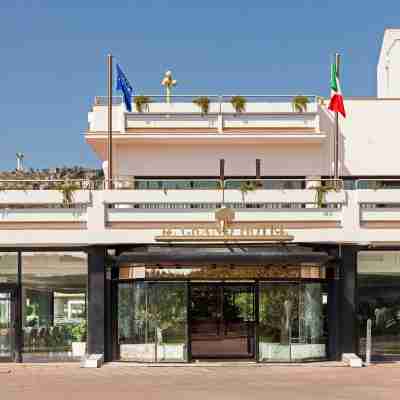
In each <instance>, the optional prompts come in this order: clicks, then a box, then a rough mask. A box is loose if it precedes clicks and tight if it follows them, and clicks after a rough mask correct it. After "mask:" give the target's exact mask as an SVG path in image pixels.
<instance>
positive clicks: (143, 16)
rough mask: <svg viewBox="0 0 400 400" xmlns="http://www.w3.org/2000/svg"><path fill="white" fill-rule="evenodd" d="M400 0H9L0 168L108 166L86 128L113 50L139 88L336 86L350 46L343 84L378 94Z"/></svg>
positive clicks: (0, 37)
mask: <svg viewBox="0 0 400 400" xmlns="http://www.w3.org/2000/svg"><path fill="white" fill-rule="evenodd" d="M398 26H400V1H399V0H381V1H366V0H324V1H321V0H315V1H314V0H247V1H235V0H230V1H227V0H202V1H195V0H170V1H167V0H139V1H137V0H96V1H94V0H93V1H91V0H85V1H84V0H68V1H67V0H1V2H0V43H1V46H0V51H1V63H0V94H1V96H0V134H1V137H2V140H1V147H0V169H12V168H15V153H16V152H17V151H22V152H24V153H25V154H26V166H28V167H34V168H39V167H40V168H42V167H54V166H62V165H74V164H79V165H84V166H94V167H98V166H100V163H99V162H98V161H97V159H96V157H95V156H94V154H93V153H92V152H91V150H90V148H89V147H88V146H87V145H86V144H85V142H84V140H83V137H82V132H83V131H84V130H85V128H86V126H87V112H88V110H89V107H90V105H91V102H92V99H93V97H94V96H95V95H104V94H106V54H107V53H108V52H110V51H111V52H112V53H113V54H114V55H115V56H116V57H117V58H118V61H119V62H120V63H121V64H122V66H123V68H124V70H125V72H126V74H127V75H128V78H129V80H130V81H131V83H132V85H133V87H134V88H135V89H136V91H138V92H140V93H146V92H147V93H152V94H155V93H161V87H160V80H161V78H162V75H163V73H164V71H165V70H166V69H168V68H171V69H172V70H173V71H174V73H175V76H176V78H177V79H178V81H179V86H178V87H177V88H176V90H175V93H177V94H178V93H180V94H198V93H201V94H203V93H210V94H215V93H228V94H231V93H240V92H242V93H248V94H249V93H255V94H280V93H282V94H283V93H295V94H296V93H300V92H304V93H309V94H318V95H328V93H329V88H328V81H329V62H330V56H331V54H332V53H333V52H334V51H336V50H338V51H340V52H341V53H342V55H343V63H342V86H343V91H344V94H345V96H346V95H347V96H373V95H375V93H376V79H375V70H376V63H377V59H378V52H379V48H380V44H381V41H382V35H383V31H384V28H385V27H398Z"/></svg>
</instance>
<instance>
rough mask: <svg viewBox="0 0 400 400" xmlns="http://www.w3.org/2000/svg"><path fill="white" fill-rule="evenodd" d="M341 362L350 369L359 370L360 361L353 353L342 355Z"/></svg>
mask: <svg viewBox="0 0 400 400" xmlns="http://www.w3.org/2000/svg"><path fill="white" fill-rule="evenodd" d="M342 361H343V362H344V363H345V364H346V365H348V366H349V367H351V368H361V367H362V365H363V364H362V360H361V358H360V357H358V356H357V355H356V354H354V353H343V354H342Z"/></svg>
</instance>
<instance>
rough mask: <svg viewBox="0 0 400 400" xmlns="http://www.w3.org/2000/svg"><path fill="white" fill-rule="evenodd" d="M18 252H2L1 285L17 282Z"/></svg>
mask: <svg viewBox="0 0 400 400" xmlns="http://www.w3.org/2000/svg"><path fill="white" fill-rule="evenodd" d="M17 275H18V253H8V252H0V285H1V284H2V283H17Z"/></svg>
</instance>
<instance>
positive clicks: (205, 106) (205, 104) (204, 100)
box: [193, 96, 210, 115]
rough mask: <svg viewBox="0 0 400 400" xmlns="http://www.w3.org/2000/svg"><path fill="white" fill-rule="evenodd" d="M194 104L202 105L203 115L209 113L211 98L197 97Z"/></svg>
mask: <svg viewBox="0 0 400 400" xmlns="http://www.w3.org/2000/svg"><path fill="white" fill-rule="evenodd" d="M193 104H196V106H199V107H200V110H201V115H206V114H208V110H209V108H210V99H209V98H208V97H205V96H202V97H197V98H196V99H194V100H193Z"/></svg>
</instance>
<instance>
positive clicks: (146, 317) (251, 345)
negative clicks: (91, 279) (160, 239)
mask: <svg viewBox="0 0 400 400" xmlns="http://www.w3.org/2000/svg"><path fill="white" fill-rule="evenodd" d="M328 259H329V257H328V256H326V255H325V254H324V253H317V252H312V251H310V250H308V249H303V248H301V247H299V246H289V245H286V246H285V247H283V246H280V247H277V246H276V247H273V246H264V247H256V246H253V247H250V246H249V247H247V248H246V247H244V246H242V247H238V246H231V247H230V248H228V247H226V246H225V247H221V246H220V247H216V246H215V247H207V248H206V247H203V248H201V247H199V248H195V247H193V246H192V247H188V246H187V247H181V248H179V247H157V248H154V250H153V248H152V247H150V248H145V249H138V250H136V251H135V252H132V253H128V252H127V253H123V254H121V255H120V256H119V257H118V259H117V266H118V269H117V270H116V271H115V272H118V278H117V282H116V284H117V290H116V295H117V299H116V304H118V321H117V324H116V325H117V326H116V328H117V329H116V333H117V341H116V348H117V350H116V352H115V357H114V358H116V359H118V360H122V361H135V362H138V361H139V362H190V361H195V360H198V359H210V360H211V359H214V360H217V359H231V360H236V359H248V360H254V361H257V362H299V361H312V360H320V359H325V358H326V357H327V355H328V351H327V344H328V330H327V326H328V323H327V310H328V291H327V278H326V270H325V267H324V266H323V265H322V264H323V263H324V261H325V260H328ZM223 261H227V262H228V264H225V263H223ZM114 276H116V274H115V273H114Z"/></svg>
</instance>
